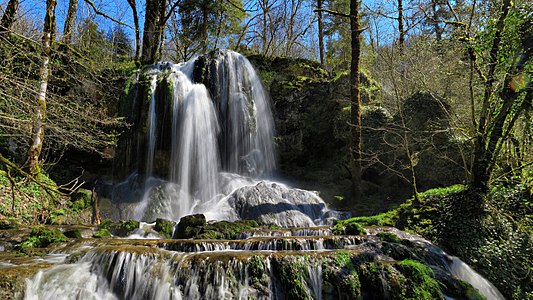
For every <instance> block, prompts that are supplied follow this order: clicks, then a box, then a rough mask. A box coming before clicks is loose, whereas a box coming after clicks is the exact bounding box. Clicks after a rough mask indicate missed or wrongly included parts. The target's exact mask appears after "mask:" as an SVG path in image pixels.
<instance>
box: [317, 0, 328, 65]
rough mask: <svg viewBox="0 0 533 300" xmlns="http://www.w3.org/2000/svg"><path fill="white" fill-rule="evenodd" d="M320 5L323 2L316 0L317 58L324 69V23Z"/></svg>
mask: <svg viewBox="0 0 533 300" xmlns="http://www.w3.org/2000/svg"><path fill="white" fill-rule="evenodd" d="M322 3H323V0H317V5H316V7H317V10H318V11H317V14H318V48H319V58H320V64H321V65H322V68H324V69H325V68H326V61H325V58H324V57H325V48H324V22H323V21H322Z"/></svg>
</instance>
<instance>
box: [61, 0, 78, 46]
mask: <svg viewBox="0 0 533 300" xmlns="http://www.w3.org/2000/svg"><path fill="white" fill-rule="evenodd" d="M77 8H78V0H70V1H69V2H68V13H67V18H66V19H65V26H64V28H63V42H64V43H66V44H70V43H71V42H72V29H73V27H74V20H75V19H76V12H77Z"/></svg>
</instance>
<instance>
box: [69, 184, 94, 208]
mask: <svg viewBox="0 0 533 300" xmlns="http://www.w3.org/2000/svg"><path fill="white" fill-rule="evenodd" d="M91 201H92V192H91V191H89V190H86V189H78V190H77V191H76V192H75V193H73V194H72V196H71V202H70V205H69V206H70V208H71V209H72V210H73V211H75V212H79V211H81V210H84V209H86V208H89V207H91Z"/></svg>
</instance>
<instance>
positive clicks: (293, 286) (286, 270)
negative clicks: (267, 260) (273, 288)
mask: <svg viewBox="0 0 533 300" xmlns="http://www.w3.org/2000/svg"><path fill="white" fill-rule="evenodd" d="M304 259H305V258H304V257H285V258H281V259H279V260H278V259H276V260H274V267H275V270H276V272H277V273H278V276H277V277H278V278H279V280H280V283H281V285H282V286H283V288H284V290H285V295H287V299H301V300H304V299H305V300H307V299H310V298H311V297H310V296H309V294H308V293H307V290H306V288H305V286H304V280H305V279H304V272H305V271H306V270H307V269H306V268H305V264H304V261H303V260H304Z"/></svg>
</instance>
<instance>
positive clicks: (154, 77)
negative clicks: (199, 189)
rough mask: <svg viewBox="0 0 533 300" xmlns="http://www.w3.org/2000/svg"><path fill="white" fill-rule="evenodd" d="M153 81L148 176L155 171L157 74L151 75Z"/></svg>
mask: <svg viewBox="0 0 533 300" xmlns="http://www.w3.org/2000/svg"><path fill="white" fill-rule="evenodd" d="M151 76H152V79H151V80H150V108H149V109H148V122H147V124H146V127H147V129H148V130H147V136H146V139H147V140H148V147H147V151H146V167H145V168H146V170H145V174H146V175H147V176H149V175H151V174H152V172H153V170H154V156H155V144H156V141H157V135H156V130H157V116H156V111H155V102H156V101H155V99H156V95H155V89H156V87H157V73H154V74H151Z"/></svg>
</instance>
